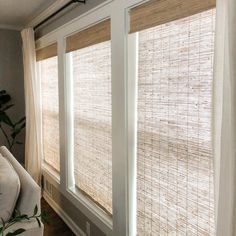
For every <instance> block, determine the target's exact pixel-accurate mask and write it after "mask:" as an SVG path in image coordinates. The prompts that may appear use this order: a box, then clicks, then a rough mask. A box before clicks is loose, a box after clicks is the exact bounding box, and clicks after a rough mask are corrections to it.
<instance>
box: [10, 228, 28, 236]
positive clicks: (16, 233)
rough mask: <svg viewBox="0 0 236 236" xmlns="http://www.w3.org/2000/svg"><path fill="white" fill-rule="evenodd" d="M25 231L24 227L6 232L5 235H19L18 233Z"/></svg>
mask: <svg viewBox="0 0 236 236" xmlns="http://www.w3.org/2000/svg"><path fill="white" fill-rule="evenodd" d="M25 231H26V230H25V229H22V228H20V229H17V230H15V231H14V232H12V233H7V234H6V236H15V235H19V234H22V233H24V232H25Z"/></svg>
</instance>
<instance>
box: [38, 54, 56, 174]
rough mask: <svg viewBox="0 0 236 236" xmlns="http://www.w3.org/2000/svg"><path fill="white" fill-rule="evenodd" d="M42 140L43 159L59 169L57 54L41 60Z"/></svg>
mask: <svg viewBox="0 0 236 236" xmlns="http://www.w3.org/2000/svg"><path fill="white" fill-rule="evenodd" d="M38 63H39V70H40V71H39V73H40V77H41V97H42V126H43V127H42V132H43V137H42V142H43V157H44V161H45V162H46V163H47V164H48V165H49V166H50V167H51V168H53V169H54V170H56V171H58V172H59V171H60V154H59V104H58V68H57V64H58V63H57V56H54V57H51V58H47V59H44V60H41V61H39V62H38Z"/></svg>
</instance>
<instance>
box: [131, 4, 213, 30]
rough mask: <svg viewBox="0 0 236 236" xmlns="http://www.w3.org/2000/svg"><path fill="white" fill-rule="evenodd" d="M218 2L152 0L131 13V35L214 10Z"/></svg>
mask: <svg viewBox="0 0 236 236" xmlns="http://www.w3.org/2000/svg"><path fill="white" fill-rule="evenodd" d="M215 5H216V0H150V1H148V2H147V3H145V4H142V5H141V6H137V7H135V8H133V9H132V10H131V11H130V33H134V32H138V31H141V30H144V29H148V28H151V27H154V26H157V25H161V24H165V23H168V22H171V21H173V20H178V19H181V18H184V17H188V16H191V15H194V14H197V13H200V12H202V11H206V10H208V9H211V8H214V7H215Z"/></svg>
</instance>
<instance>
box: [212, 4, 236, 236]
mask: <svg viewBox="0 0 236 236" xmlns="http://www.w3.org/2000/svg"><path fill="white" fill-rule="evenodd" d="M216 5H217V20H216V42H215V65H214V68H215V74H214V85H213V90H214V95H213V145H214V147H213V148H214V157H215V209H216V218H215V221H216V235H217V236H232V235H236V220H235V219H236V218H235V203H236V198H235V197H236V196H235V189H236V188H235V185H236V181H235V173H236V166H235V164H236V160H235V158H236V0H217V3H216Z"/></svg>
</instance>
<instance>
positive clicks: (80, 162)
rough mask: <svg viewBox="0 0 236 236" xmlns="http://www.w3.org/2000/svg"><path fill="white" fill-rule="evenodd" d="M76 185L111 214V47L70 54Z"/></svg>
mask: <svg viewBox="0 0 236 236" xmlns="http://www.w3.org/2000/svg"><path fill="white" fill-rule="evenodd" d="M72 58H73V59H72V60H73V83H74V85H73V88H74V174H75V184H76V186H77V187H78V188H79V189H80V190H81V191H83V192H84V193H85V194H86V195H87V196H89V198H91V199H92V200H93V201H94V202H96V203H97V204H98V205H99V206H100V207H101V208H102V209H104V210H105V211H106V212H107V213H108V214H112V154H111V152H112V144H111V143H112V139H111V44H110V41H106V42H102V43H99V44H95V45H92V46H89V47H86V48H82V49H79V50H76V51H73V52H72Z"/></svg>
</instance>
